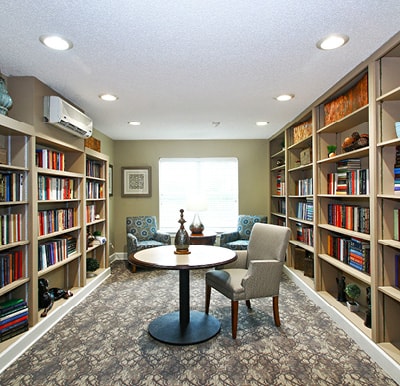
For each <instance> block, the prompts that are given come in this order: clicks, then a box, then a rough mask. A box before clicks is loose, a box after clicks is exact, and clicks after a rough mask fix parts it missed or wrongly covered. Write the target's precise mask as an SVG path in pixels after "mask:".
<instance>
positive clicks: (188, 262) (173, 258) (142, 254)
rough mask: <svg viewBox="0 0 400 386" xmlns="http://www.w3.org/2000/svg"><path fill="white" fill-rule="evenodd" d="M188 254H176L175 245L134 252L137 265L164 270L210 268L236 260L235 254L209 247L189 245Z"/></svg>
mask: <svg viewBox="0 0 400 386" xmlns="http://www.w3.org/2000/svg"><path fill="white" fill-rule="evenodd" d="M189 252H190V253H189V254H176V253H175V245H167V246H162V247H155V248H148V249H143V250H141V251H139V252H136V253H135V255H134V257H133V261H134V263H135V264H137V265H143V266H147V267H155V268H166V269H177V270H180V269H198V268H211V267H216V266H218V265H223V264H228V263H231V262H233V261H235V260H236V259H237V256H236V252H235V251H233V250H231V249H228V248H222V247H216V246H211V245H190V247H189Z"/></svg>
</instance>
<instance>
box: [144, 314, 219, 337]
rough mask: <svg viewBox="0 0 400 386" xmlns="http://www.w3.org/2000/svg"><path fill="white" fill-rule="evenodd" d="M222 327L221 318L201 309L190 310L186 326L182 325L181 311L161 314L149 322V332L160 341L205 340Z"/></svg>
mask: <svg viewBox="0 0 400 386" xmlns="http://www.w3.org/2000/svg"><path fill="white" fill-rule="evenodd" d="M220 329H221V323H220V322H219V320H217V319H216V318H214V317H213V316H211V315H207V314H205V313H204V312H200V311H190V320H189V323H188V324H187V325H186V327H185V328H181V326H180V318H179V311H177V312H172V313H171V314H166V315H163V316H160V317H159V318H157V319H155V320H153V321H152V322H151V323H150V324H149V334H150V335H151V336H152V337H153V338H154V339H157V340H159V341H160V342H164V343H169V344H176V345H189V344H195V343H201V342H205V341H206V340H209V339H211V338H212V337H213V336H215V335H217V334H218V333H219V331H220Z"/></svg>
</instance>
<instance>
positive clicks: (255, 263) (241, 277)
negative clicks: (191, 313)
mask: <svg viewBox="0 0 400 386" xmlns="http://www.w3.org/2000/svg"><path fill="white" fill-rule="evenodd" d="M289 236H290V229H289V228H287V227H282V226H278V225H272V224H262V223H256V224H254V227H253V229H252V231H251V235H250V240H249V246H248V249H247V251H236V253H237V256H238V259H237V260H236V261H235V262H233V263H231V264H228V265H225V266H222V267H219V268H217V269H215V270H211V271H208V272H207V273H206V307H205V311H206V314H208V312H209V309H210V299H211V288H214V289H216V290H217V291H219V292H220V293H222V294H223V295H225V296H226V297H227V298H229V299H231V313H232V315H231V317H232V338H233V339H236V334H237V324H238V309H239V300H245V301H246V305H247V307H248V308H251V304H250V299H255V298H263V297H272V299H273V311H274V321H275V325H276V326H277V327H279V326H280V318H279V307H278V296H279V285H280V281H281V275H282V267H283V264H284V261H285V256H286V250H287V247H288V243H289Z"/></svg>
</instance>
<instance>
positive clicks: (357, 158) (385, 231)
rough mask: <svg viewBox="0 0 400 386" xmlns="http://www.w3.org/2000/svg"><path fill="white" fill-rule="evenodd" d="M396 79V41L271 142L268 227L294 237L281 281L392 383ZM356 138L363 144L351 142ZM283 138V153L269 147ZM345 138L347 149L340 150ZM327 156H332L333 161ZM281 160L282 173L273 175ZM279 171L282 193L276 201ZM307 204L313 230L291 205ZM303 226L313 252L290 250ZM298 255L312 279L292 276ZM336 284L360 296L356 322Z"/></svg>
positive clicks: (399, 359)
mask: <svg viewBox="0 0 400 386" xmlns="http://www.w3.org/2000/svg"><path fill="white" fill-rule="evenodd" d="M399 69H400V34H398V35H397V36H395V37H393V38H392V39H391V40H390V41H389V42H387V43H386V44H385V45H384V46H383V47H381V48H380V49H379V50H378V51H377V52H375V53H374V54H372V55H371V57H370V58H368V59H367V60H366V61H365V62H363V63H361V64H360V65H359V66H357V68H355V69H354V70H353V71H352V72H351V73H349V74H348V75H347V76H346V77H344V78H343V79H341V80H340V81H339V82H338V83H337V84H336V85H334V86H333V87H332V88H331V89H330V90H329V91H327V92H326V93H325V94H324V95H322V96H321V97H320V98H319V99H318V100H317V101H315V103H314V104H313V105H311V106H309V108H307V109H306V110H305V112H304V113H302V114H300V115H299V117H298V118H296V119H295V120H294V121H293V122H291V123H289V124H287V125H286V126H285V127H284V128H282V130H281V131H280V132H279V133H277V134H276V135H275V136H273V137H272V138H271V139H270V141H269V147H270V165H271V167H270V174H271V176H270V181H271V188H270V189H271V195H270V208H271V222H272V223H275V224H287V225H288V226H289V227H290V228H291V230H292V237H291V240H290V243H289V248H288V254H287V261H286V266H287V272H288V274H289V275H291V277H293V278H294V280H296V281H297V282H298V283H299V284H300V285H302V286H304V287H303V288H304V289H305V290H309V291H310V295H311V296H313V297H314V298H315V299H316V301H318V302H319V304H321V305H323V306H324V307H326V308H325V309H326V310H327V311H328V312H329V313H330V314H331V315H332V317H334V318H335V320H339V321H343V322H344V323H343V324H342V325H343V326H344V328H345V329H346V331H348V332H349V333H351V334H352V336H354V337H356V338H357V341H358V342H359V343H360V344H362V345H363V347H365V348H367V349H368V350H369V352H371V353H373V354H374V355H376V356H375V359H376V360H377V361H378V362H379V363H380V364H382V365H383V366H384V367H385V369H386V370H387V371H388V372H389V373H391V374H392V375H393V374H394V376H395V377H398V376H400V328H399V322H398V321H399V319H400V284H399V281H400V235H399V233H400V225H399V224H400V218H399V213H400V175H399V174H400V173H399V171H400V168H399V166H400V133H399V134H397V133H396V130H395V123H396V122H400V71H399ZM310 119H311V122H312V136H311V137H309V138H308V137H306V138H304V139H301V140H300V141H299V140H294V138H295V136H294V129H295V128H296V127H301V126H302V125H304V123H305V122H309V120H310ZM356 133H358V134H359V135H360V136H361V137H362V138H361V140H355V139H354V138H358V137H357V135H356ZM354 135H355V137H354ZM282 138H284V139H285V146H284V148H283V149H282V148H279V147H278V145H277V144H278V143H281V142H282V141H281V140H282ZM346 138H352V140H351V141H349V140H347V141H348V145H347V146H344V148H342V144H343V143H345V142H346ZM350 142H353V143H352V144H351V143H350ZM328 146H329V147H330V146H336V150H335V151H334V154H329V153H330V152H331V151H332V149H331V148H330V149H329V150H328ZM309 147H312V152H311V157H312V160H311V162H310V164H308V163H306V162H305V161H303V163H302V162H301V158H302V156H301V154H300V152H302V151H304V149H305V148H309ZM281 156H282V158H283V159H284V166H282V167H279V168H278V167H277V166H276V159H277V158H278V157H281ZM299 160H300V162H299ZM396 168H397V170H396ZM281 171H282V175H283V176H284V181H285V183H286V184H285V185H286V186H285V187H286V189H285V191H284V193H283V194H282V195H277V194H276V180H277V178H276V174H277V173H280V172H281ZM308 178H312V179H313V181H312V186H313V192H312V194H310V195H307V194H300V193H301V191H300V190H299V188H298V186H299V181H301V180H303V179H308ZM307 193H311V192H307ZM307 199H308V201H311V200H312V201H313V213H314V217H313V220H312V221H309V220H304V219H302V218H301V216H300V214H302V213H303V212H301V211H299V205H302V203H304V201H307ZM280 201H282V202H284V203H285V208H286V211H285V212H281V211H280V210H279V205H278V203H279V202H280ZM304 226H307V227H310V228H311V231H312V232H313V236H314V237H313V245H308V244H307V245H306V244H305V243H304V240H297V234H298V232H300V230H301V228H303V227H304ZM299 251H300V252H301V251H303V252H304V251H305V252H306V253H309V255H310V257H312V258H313V263H314V270H313V276H314V277H313V278H312V279H311V278H310V277H308V276H307V277H305V274H304V270H302V269H300V268H298V267H295V266H296V263H298V260H297V259H296V257H297V256H296V254H297V253H299ZM303 254H304V253H303ZM300 255H301V253H300ZM343 278H344V280H345V284H350V283H355V284H357V285H358V286H359V287H360V289H361V295H360V297H359V298H358V299H357V300H358V302H359V303H360V309H359V311H357V312H353V311H350V310H349V309H348V308H347V306H346V304H345V302H344V301H340V300H338V298H339V292H340V289H341V288H340V284H341V280H343ZM368 295H369V296H368ZM367 315H368V316H369V315H370V319H369V318H367ZM383 352H384V354H382V353H383Z"/></svg>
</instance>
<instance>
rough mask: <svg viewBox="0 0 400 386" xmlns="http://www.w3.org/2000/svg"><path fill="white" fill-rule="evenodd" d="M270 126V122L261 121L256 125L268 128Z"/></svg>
mask: <svg viewBox="0 0 400 386" xmlns="http://www.w3.org/2000/svg"><path fill="white" fill-rule="evenodd" d="M268 124H269V122H266V121H259V122H256V125H257V126H267V125H268Z"/></svg>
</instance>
